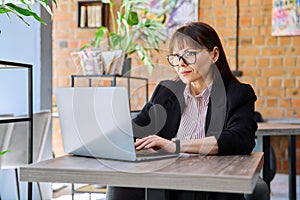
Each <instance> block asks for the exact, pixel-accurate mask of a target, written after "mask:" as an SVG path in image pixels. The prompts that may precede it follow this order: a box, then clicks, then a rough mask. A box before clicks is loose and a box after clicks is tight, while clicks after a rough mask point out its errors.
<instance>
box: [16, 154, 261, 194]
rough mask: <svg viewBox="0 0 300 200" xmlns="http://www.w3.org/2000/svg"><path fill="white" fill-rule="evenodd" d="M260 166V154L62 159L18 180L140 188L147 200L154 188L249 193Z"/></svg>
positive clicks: (27, 170)
mask: <svg viewBox="0 0 300 200" xmlns="http://www.w3.org/2000/svg"><path fill="white" fill-rule="evenodd" d="M262 165H263V153H262V152H256V153H252V154H251V155H242V156H198V155H197V156H189V157H187V156H186V155H183V156H181V157H180V158H171V159H163V160H157V161H147V162H139V163H134V162H123V161H113V160H104V159H95V158H87V157H78V156H62V157H59V158H54V159H50V160H46V161H42V162H40V163H36V164H31V165H28V166H23V167H21V168H20V180H21V181H28V182H62V183H87V184H105V185H114V186H126V187H142V188H148V191H147V195H148V196H147V198H148V199H158V198H157V196H151V195H153V194H157V191H158V190H155V189H178V190H193V191H211V192H232V193H251V192H252V190H253V188H254V186H255V184H256V182H257V180H258V175H259V172H260V170H261V169H262ZM160 197H161V196H160ZM159 199H161V198H159Z"/></svg>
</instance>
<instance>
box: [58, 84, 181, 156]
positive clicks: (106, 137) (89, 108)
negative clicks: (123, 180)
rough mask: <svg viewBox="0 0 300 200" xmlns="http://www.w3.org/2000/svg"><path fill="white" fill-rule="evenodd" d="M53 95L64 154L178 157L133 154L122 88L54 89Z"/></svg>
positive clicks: (130, 127)
mask: <svg viewBox="0 0 300 200" xmlns="http://www.w3.org/2000/svg"><path fill="white" fill-rule="evenodd" d="M55 94H56V103H57V107H58V114H59V121H60V126H61V131H62V140H63V146H64V150H65V152H66V153H69V154H73V155H80V156H90V157H96V158H107V159H117V160H126V161H146V160H153V159H162V158H171V157H176V156H178V154H159V155H154V154H151V153H150V154H143V155H137V154H136V150H135V147H134V137H133V131H132V124H131V117H130V109H129V101H128V94H127V89H126V88H125V87H75V88H57V89H56V91H55Z"/></svg>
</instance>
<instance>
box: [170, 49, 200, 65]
mask: <svg viewBox="0 0 300 200" xmlns="http://www.w3.org/2000/svg"><path fill="white" fill-rule="evenodd" d="M200 52H201V51H198V52H197V51H186V52H185V53H184V54H183V55H182V56H180V55H178V54H170V55H167V56H166V58H167V60H168V62H169V63H170V65H171V66H172V67H178V66H179V63H180V60H181V59H182V60H183V62H184V63H185V64H187V65H192V64H195V63H196V61H197V57H196V55H197V53H200Z"/></svg>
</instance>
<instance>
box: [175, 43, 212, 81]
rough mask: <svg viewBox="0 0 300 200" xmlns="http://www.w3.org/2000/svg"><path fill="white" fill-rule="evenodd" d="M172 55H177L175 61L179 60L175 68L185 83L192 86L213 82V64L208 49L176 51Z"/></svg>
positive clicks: (194, 48)
mask: <svg viewBox="0 0 300 200" xmlns="http://www.w3.org/2000/svg"><path fill="white" fill-rule="evenodd" d="M172 55H173V56H174V55H175V60H177V61H178V60H179V62H176V64H178V65H177V66H175V67H174V68H175V70H176V72H177V74H178V76H179V77H180V79H181V80H182V81H183V82H184V83H186V84H192V83H193V82H199V81H200V82H205V83H207V84H209V83H210V82H211V80H212V69H211V64H212V63H213V62H212V58H211V55H210V52H209V51H208V50H207V49H205V48H204V49H203V48H196V47H186V48H183V49H174V50H173V53H172ZM169 60H170V59H169Z"/></svg>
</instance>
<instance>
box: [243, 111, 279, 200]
mask: <svg viewBox="0 0 300 200" xmlns="http://www.w3.org/2000/svg"><path fill="white" fill-rule="evenodd" d="M254 114H255V115H254V120H255V121H256V122H264V119H263V117H262V115H261V114H260V112H258V111H255V113H254ZM254 151H257V150H256V149H254ZM270 151H272V153H273V155H271V158H270V163H273V167H272V169H270V171H271V173H272V175H269V176H270V177H271V178H272V179H273V177H274V175H275V173H276V160H275V159H276V158H275V154H274V150H273V148H272V147H270ZM274 162H275V163H274ZM274 165H275V166H274ZM272 179H271V180H272ZM244 197H245V199H246V200H269V199H270V188H269V187H268V185H267V183H266V182H265V181H264V180H263V179H262V178H261V177H259V178H258V181H257V184H256V186H255V188H254V190H253V192H252V194H245V195H244Z"/></svg>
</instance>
